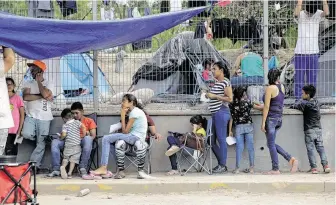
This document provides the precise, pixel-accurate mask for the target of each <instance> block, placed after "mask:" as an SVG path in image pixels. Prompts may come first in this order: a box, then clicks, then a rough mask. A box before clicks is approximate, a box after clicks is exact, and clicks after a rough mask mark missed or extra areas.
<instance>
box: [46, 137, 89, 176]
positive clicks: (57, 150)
mask: <svg viewBox="0 0 336 205" xmlns="http://www.w3.org/2000/svg"><path fill="white" fill-rule="evenodd" d="M92 142H93V138H92V137H91V136H85V137H84V138H83V139H82V141H81V147H82V153H81V159H80V161H79V168H85V169H86V170H87V168H88V163H89V160H90V155H91V150H92ZM63 149H64V140H60V139H53V141H52V142H51V163H52V168H53V171H59V170H60V166H61V165H60V163H61V150H63Z"/></svg>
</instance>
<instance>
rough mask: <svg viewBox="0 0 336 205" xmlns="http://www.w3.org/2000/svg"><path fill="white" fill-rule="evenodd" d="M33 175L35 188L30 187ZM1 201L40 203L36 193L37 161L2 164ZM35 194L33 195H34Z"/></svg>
mask: <svg viewBox="0 0 336 205" xmlns="http://www.w3.org/2000/svg"><path fill="white" fill-rule="evenodd" d="M31 175H33V178H34V189H33V190H31V188H30V180H31ZM0 180H1V183H0V203H1V205H3V204H12V203H14V204H16V203H19V204H28V202H29V203H30V204H32V205H38V203H37V199H36V195H37V191H36V163H35V162H28V163H22V164H20V163H2V164H0ZM32 195H33V196H32Z"/></svg>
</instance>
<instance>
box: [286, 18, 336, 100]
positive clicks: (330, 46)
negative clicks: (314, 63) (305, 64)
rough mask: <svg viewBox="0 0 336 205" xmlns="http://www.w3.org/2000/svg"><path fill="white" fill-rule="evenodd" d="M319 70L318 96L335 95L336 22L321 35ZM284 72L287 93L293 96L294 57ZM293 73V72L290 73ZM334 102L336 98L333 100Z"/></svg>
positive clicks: (327, 96) (328, 96)
mask: <svg viewBox="0 0 336 205" xmlns="http://www.w3.org/2000/svg"><path fill="white" fill-rule="evenodd" d="M319 48H320V56H319V71H318V76H317V85H316V89H317V93H316V96H317V97H319V98H330V97H334V96H335V94H336V91H335V81H336V79H335V78H336V77H335V74H336V72H335V67H336V62H335V61H336V59H335V48H336V24H335V23H333V24H332V25H330V26H329V27H328V28H326V29H324V30H322V31H321V32H320V36H319ZM282 69H283V72H286V75H285V76H287V77H286V81H285V82H286V84H287V85H286V94H287V95H288V96H293V89H294V86H293V83H295V82H294V79H293V77H294V75H293V72H294V71H293V70H294V69H295V67H294V58H292V59H291V60H290V61H289V62H288V63H287V64H285V65H284V66H283V67H282ZM290 73H292V74H290ZM332 101H333V102H334V99H333V100H332Z"/></svg>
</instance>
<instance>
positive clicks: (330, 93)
mask: <svg viewBox="0 0 336 205" xmlns="http://www.w3.org/2000/svg"><path fill="white" fill-rule="evenodd" d="M41 2H43V5H44V6H47V7H48V8H47V9H41V8H40V7H39V6H41V4H39V3H41ZM69 2H70V3H69ZM212 2H215V1H202V0H197V1H188V0H170V1H163V0H160V1H158V0H147V1H131V0H103V1H90V0H77V1H55V0H52V1H45V0H43V1H39V0H30V1H12V0H7V1H0V10H1V11H3V12H8V13H11V14H15V15H21V16H30V17H34V18H52V19H66V20H94V19H96V20H99V21H109V20H118V19H126V18H138V17H140V16H147V15H154V14H160V13H165V12H169V11H178V10H182V9H187V8H192V7H198V6H206V5H210V4H211V3H212ZM328 3H329V10H330V15H329V17H328V18H322V19H321V23H320V24H319V27H320V28H319V35H318V37H317V36H314V35H305V38H311V39H309V42H314V41H316V40H318V42H319V51H318V52H317V53H318V58H319V62H318V65H317V66H315V67H317V69H318V72H317V71H316V72H315V70H314V71H312V72H310V69H315V67H314V68H310V67H309V68H307V69H308V71H309V72H307V79H306V80H307V81H308V83H309V82H310V83H313V82H315V80H311V79H310V77H309V75H311V73H312V74H314V75H316V76H315V77H312V78H314V79H315V78H316V87H317V91H318V93H317V96H318V97H319V98H320V100H321V101H323V102H324V103H332V102H333V101H334V97H335V0H329V1H328ZM264 4H265V1H250V0H245V1H243V0H242V1H232V2H231V4H229V5H227V6H225V7H220V6H215V7H209V8H208V9H206V10H205V11H204V12H202V13H201V14H199V15H198V16H196V17H194V18H192V19H190V20H188V21H186V22H184V23H182V24H180V25H178V26H176V27H174V28H171V29H169V30H166V31H164V32H162V33H160V34H157V35H155V36H152V37H150V38H148V39H143V40H141V41H138V42H133V43H132V44H129V45H124V46H122V47H117V48H109V49H105V50H100V51H95V52H93V51H90V52H88V53H82V54H71V55H66V56H61V57H59V58H54V59H47V60H45V62H46V63H47V65H48V70H47V72H46V74H45V77H46V78H48V79H49V80H51V81H53V82H54V84H55V86H56V88H57V89H56V93H55V100H54V108H55V110H61V109H63V108H64V107H66V106H69V104H70V103H72V102H75V101H81V102H82V103H83V104H84V105H85V107H86V109H93V110H94V111H101V112H109V111H112V110H114V109H113V108H114V107H115V106H119V104H120V101H121V96H122V95H123V93H125V92H133V93H135V95H136V96H137V97H138V98H139V99H141V101H142V102H143V103H146V104H147V105H148V106H150V109H152V110H153V109H154V110H155V109H156V110H162V109H165V110H173V109H200V108H199V106H198V105H200V99H201V100H202V98H201V93H202V90H207V89H209V87H211V85H212V84H213V79H212V75H211V68H210V67H211V62H212V61H218V60H222V61H225V62H226V63H227V65H228V66H229V68H230V69H231V71H232V72H231V80H232V83H233V85H234V86H239V85H244V86H249V87H250V88H251V89H249V92H250V93H249V95H250V96H252V97H254V98H255V97H256V98H258V96H259V95H261V93H259V92H262V91H261V90H262V89H261V88H262V86H263V85H264V83H265V79H264V75H265V74H267V72H268V69H271V68H274V67H277V68H279V69H281V71H282V75H281V81H282V82H283V83H284V84H285V87H286V97H287V101H286V102H287V103H288V104H290V103H292V102H293V100H294V99H295V95H298V94H297V93H295V87H297V85H301V84H302V83H304V81H303V80H304V79H301V78H300V79H299V78H298V77H295V74H294V72H295V70H296V71H297V70H298V69H294V67H295V66H294V58H293V57H294V51H295V47H296V43H297V38H298V22H299V21H298V18H295V17H294V9H295V6H296V4H297V2H296V1H269V2H266V7H264ZM304 4H308V3H305V2H304ZM304 6H305V5H304ZM307 8H308V7H307ZM320 9H321V10H323V5H322V2H321V5H320ZM265 12H266V13H265ZM265 17H266V19H265ZM308 18H313V17H312V16H309V17H308ZM83 35H85V34H83ZM316 38H317V39H316ZM267 42H268V43H267ZM265 45H266V46H265ZM247 52H249V53H247ZM243 53H245V54H246V56H247V58H246V59H245V60H247V61H246V62H248V63H246V62H243V60H240V61H236V59H237V57H238V56H240V54H243ZM248 57H251V58H252V57H253V58H254V61H253V63H250V62H249V61H248ZM31 60H32V59H24V58H21V57H20V56H17V61H16V64H15V66H14V68H13V69H12V70H11V73H10V74H9V75H10V76H12V77H13V78H14V80H15V81H16V84H17V87H18V89H20V86H22V84H23V82H24V81H25V78H26V79H27V78H29V75H27V66H26V63H27V62H30V61H31ZM307 62H308V64H309V61H307ZM96 63H97V65H98V66H95V65H96ZM258 63H259V64H258ZM253 64H256V65H255V66H259V67H258V68H254V67H253V66H254V65H253ZM263 64H264V65H263ZM207 65H210V66H207ZM265 65H266V66H265ZM258 69H259V70H258ZM96 71H97V72H96ZM94 73H97V74H96V75H94ZM240 75H242V76H240ZM301 81H302V82H301ZM95 82H97V86H94V84H95ZM95 99H97V100H95Z"/></svg>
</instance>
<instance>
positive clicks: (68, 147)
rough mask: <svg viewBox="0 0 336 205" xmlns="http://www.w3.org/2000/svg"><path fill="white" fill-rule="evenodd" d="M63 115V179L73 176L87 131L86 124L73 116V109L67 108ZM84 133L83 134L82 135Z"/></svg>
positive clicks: (61, 137)
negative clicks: (67, 169) (82, 139)
mask: <svg viewBox="0 0 336 205" xmlns="http://www.w3.org/2000/svg"><path fill="white" fill-rule="evenodd" d="M61 117H62V119H63V121H64V124H63V127H62V133H61V136H60V139H61V140H64V150H63V160H62V166H61V168H60V170H61V176H62V178H63V179H70V178H72V171H73V170H74V168H75V165H76V164H78V163H79V159H80V156H81V151H82V150H81V149H82V148H81V138H82V137H84V133H86V129H85V126H84V125H83V124H82V123H81V122H80V121H78V120H75V119H74V118H73V115H72V113H71V110H70V109H69V108H65V109H64V110H63V111H62V113H61ZM80 133H82V135H80ZM69 162H70V166H69V172H67V171H66V167H67V165H68V163H69Z"/></svg>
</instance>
